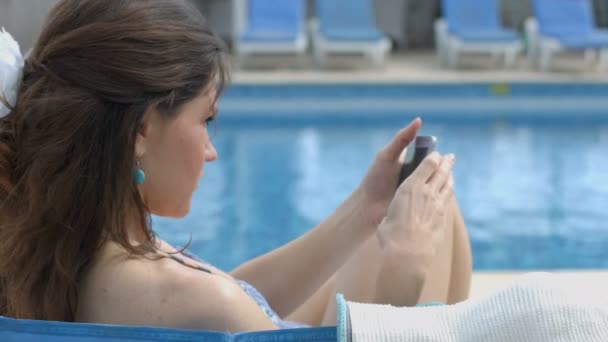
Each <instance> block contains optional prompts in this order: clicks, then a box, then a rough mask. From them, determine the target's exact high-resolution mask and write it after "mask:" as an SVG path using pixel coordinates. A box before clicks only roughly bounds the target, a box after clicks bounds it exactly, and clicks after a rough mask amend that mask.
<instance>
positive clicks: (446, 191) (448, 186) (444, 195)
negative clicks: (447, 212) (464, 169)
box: [439, 173, 454, 204]
mask: <svg viewBox="0 0 608 342" xmlns="http://www.w3.org/2000/svg"><path fill="white" fill-rule="evenodd" d="M453 194H454V175H453V174H451V173H450V176H449V177H448V181H447V182H446V183H445V185H444V186H443V187H442V188H441V190H439V200H440V201H441V203H444V204H446V203H448V201H449V200H450V198H451V197H452V195H453Z"/></svg>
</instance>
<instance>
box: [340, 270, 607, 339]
mask: <svg viewBox="0 0 608 342" xmlns="http://www.w3.org/2000/svg"><path fill="white" fill-rule="evenodd" d="M341 300H342V303H339V305H338V308H339V311H340V312H339V315H340V316H341V317H339V319H338V322H339V327H338V329H339V332H340V333H339V335H340V336H339V338H340V341H341V342H342V341H347V340H348V338H347V337H348V336H352V342H362V341H366V342H387V341H407V342H423V341H424V342H427V341H441V342H469V341H471V342H473V341H475V342H477V341H484V342H503V341H504V342H513V341H517V342H540V341H556V342H557V341H581V342H583V341H584V342H594V341H608V279H605V281H604V280H602V281H598V279H587V278H585V277H584V276H581V277H577V278H569V277H565V276H561V275H559V274H549V273H530V274H527V275H524V276H521V277H519V278H517V279H516V280H515V281H514V282H513V283H512V284H507V286H506V287H505V288H503V289H500V290H498V291H496V292H494V293H492V294H490V295H487V296H485V297H482V298H478V299H470V300H467V301H465V302H463V303H459V304H456V305H449V306H447V305H446V306H432V307H411V308H410V307H408V308H398V307H393V306H388V305H375V304H359V303H353V302H348V303H346V304H345V303H344V302H343V298H342V299H341ZM347 315H350V322H348V318H347ZM348 323H350V324H348ZM349 329H351V330H350V331H349Z"/></svg>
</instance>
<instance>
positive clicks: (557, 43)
mask: <svg viewBox="0 0 608 342" xmlns="http://www.w3.org/2000/svg"><path fill="white" fill-rule="evenodd" d="M532 2H533V9H534V15H535V18H529V19H528V20H527V21H526V36H527V39H528V55H529V58H530V60H531V61H532V62H533V63H535V65H536V66H538V67H539V68H540V69H541V70H543V71H546V70H549V69H550V68H551V62H552V60H553V57H554V56H555V54H557V53H558V52H561V51H568V50H570V51H583V52H585V56H586V59H587V60H593V59H594V56H595V55H596V54H597V53H598V52H600V53H601V54H602V58H601V59H600V66H603V65H605V64H606V63H607V62H608V52H607V51H608V30H603V29H598V28H597V27H596V25H595V19H594V17H593V11H592V7H591V6H592V5H591V1H590V0H533V1H532Z"/></svg>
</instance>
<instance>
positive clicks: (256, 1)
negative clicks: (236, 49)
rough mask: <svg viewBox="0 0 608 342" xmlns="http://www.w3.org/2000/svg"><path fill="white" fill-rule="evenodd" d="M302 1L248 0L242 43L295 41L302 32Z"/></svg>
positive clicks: (303, 7)
mask: <svg viewBox="0 0 608 342" xmlns="http://www.w3.org/2000/svg"><path fill="white" fill-rule="evenodd" d="M304 13H305V6H304V2H303V0H281V1H276V0H248V1H247V27H246V29H245V32H243V33H242V34H241V35H240V37H239V40H241V41H243V42H289V41H295V40H296V39H297V38H298V36H299V35H300V33H302V32H303V30H304Z"/></svg>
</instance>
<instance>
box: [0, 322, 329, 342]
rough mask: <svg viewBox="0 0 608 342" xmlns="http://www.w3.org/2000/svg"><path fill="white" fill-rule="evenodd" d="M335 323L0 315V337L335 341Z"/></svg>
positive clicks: (28, 341) (50, 341) (106, 341)
mask: <svg viewBox="0 0 608 342" xmlns="http://www.w3.org/2000/svg"><path fill="white" fill-rule="evenodd" d="M336 340H337V332H336V327H333V328H332V327H328V328H305V329H285V330H273V331H266V332H250V333H240V334H239V333H237V334H229V333H222V332H214V331H196V330H179V329H167V328H155V327H133V326H123V325H112V324H89V323H66V322H50V321H33V320H22V319H12V318H6V317H2V316H0V341H19V342H38V341H44V342H65V341H74V342H75V341H79V342H136V341H156V342H165V341H166V342H169V341H206V342H216V341H217V342H229V341H234V342H238V341H248V342H256V341H311V342H315V341H316V342H336Z"/></svg>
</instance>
